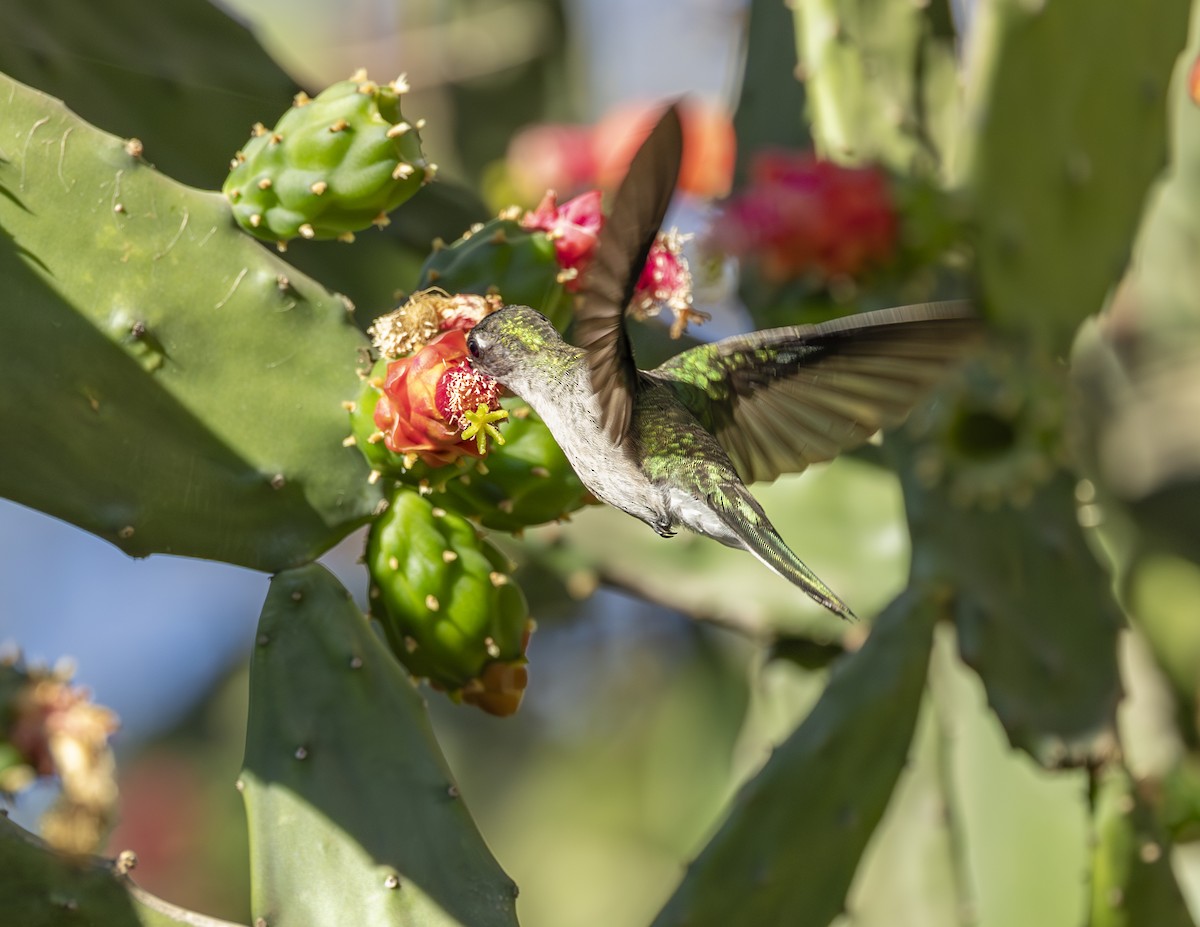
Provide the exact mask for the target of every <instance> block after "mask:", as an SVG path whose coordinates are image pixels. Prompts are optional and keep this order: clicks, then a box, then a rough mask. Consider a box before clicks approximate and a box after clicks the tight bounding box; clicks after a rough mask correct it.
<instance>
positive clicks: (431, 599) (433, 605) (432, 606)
mask: <svg viewBox="0 0 1200 927" xmlns="http://www.w3.org/2000/svg"><path fill="white" fill-rule="evenodd" d="M425 607H426V608H427V609H429V610H430V611H431V612H436V611H437V610H438V609H439V608H441V607H442V603H441V602H439V601H438V598H437V596H435V595H434V594H433V593H432V592H431V593H429V595H427V596H425Z"/></svg>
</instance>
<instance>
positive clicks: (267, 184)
mask: <svg viewBox="0 0 1200 927" xmlns="http://www.w3.org/2000/svg"><path fill="white" fill-rule="evenodd" d="M407 89H408V88H407V84H406V83H405V81H404V78H402V77H401V78H397V79H396V80H395V81H393V82H392V83H390V84H377V83H375V82H374V81H371V80H368V79H367V77H366V74H365V72H360V73H358V74H356V75H355V76H354V77H353V78H351V79H350V80H346V81H342V82H340V83H337V84H334V85H333V86H331V87H329V88H327V89H326V90H323V91H322V92H321V93H320V94H318V95H317V96H316V97H315V98H312V99H310V98H309V97H308V95H307V94H304V93H300V94H298V95H297V96H296V100H295V104H294V105H293V106H292V108H291V109H289V110H288V111H287V112H286V113H284V114H283V116H282V117H281V118H280V119H279V122H278V123H276V124H275V127H274V128H273V129H268V128H266V127H265V126H263V125H262V124H261V123H259V124H256V125H255V127H254V135H253V136H252V137H251V138H250V141H248V142H247V143H246V145H245V146H244V147H243V148H242V150H241V151H239V152H238V153H237V155H236V156H235V157H234V159H233V163H232V165H231V168H232V169H231V170H230V172H229V177H228V178H226V180H225V184H224V186H223V187H222V192H223V193H224V194H225V196H226V197H227V198H228V199H229V202H230V203H231V204H232V206H233V215H234V218H235V219H237V222H238V224H239V225H240V226H241V227H242V228H243V229H245V230H246V231H247V232H249V233H250V234H251V235H254V236H255V237H257V238H261V239H263V240H264V241H274V242H286V241H288V239H291V238H295V237H297V236H301V237H303V238H341V239H347V240H352V239H353V237H354V233H355V232H359V231H362V230H363V229H366V228H369V227H370V226H371V225H372V224H375V225H380V224H386V223H387V221H388V219H387V214H388V213H389V212H391V211H392V210H393V209H395V208H396V207H397V206H399V205H400V204H401V203H403V202H404V201H405V200H407V199H408V198H409V197H411V196H412V195H413V194H414V193H416V192H417V190H419V189H420V187H421V184H422V183H425V182H427V181H429V180H432V179H433V176H434V171H435V168H434V166H433V165H432V164H430V163H429V162H428V161H427V160H426V159H425V156H424V155H423V154H422V152H421V138H420V133H419V129H420V128H421V125H422V123H421V122H420V121H418V122H417V123H415V124H414V123H409V122H406V121H405V119H404V115H403V113H402V112H401V110H400V96H401V94H402V93H404V92H405V91H406V90H407Z"/></svg>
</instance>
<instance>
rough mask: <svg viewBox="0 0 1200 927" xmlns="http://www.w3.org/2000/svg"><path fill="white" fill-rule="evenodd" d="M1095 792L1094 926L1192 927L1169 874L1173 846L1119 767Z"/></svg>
mask: <svg viewBox="0 0 1200 927" xmlns="http://www.w3.org/2000/svg"><path fill="white" fill-rule="evenodd" d="M1098 775H1099V780H1100V781H1099V784H1098V788H1097V789H1096V792H1095V798H1094V802H1095V822H1094V823H1095V850H1094V851H1093V855H1092V910H1091V917H1090V919H1089V920H1088V924H1089V925H1090V927H1142V925H1150V924H1153V925H1154V927H1194V923H1195V922H1194V921H1193V920H1192V918H1191V915H1190V914H1189V913H1188V907H1187V904H1186V903H1185V902H1184V899H1183V895H1182V894H1181V893H1180V891H1179V885H1178V883H1177V882H1176V881H1175V875H1174V874H1173V873H1172V871H1171V844H1170V843H1169V842H1168V841H1167V837H1166V835H1165V834H1164V833H1163V832H1162V829H1161V828H1160V827H1159V826H1158V824H1157V822H1156V821H1155V819H1154V812H1153V809H1152V808H1151V807H1150V806H1149V805H1148V804H1147V802H1146V799H1145V798H1144V797H1143V796H1142V795H1141V794H1139V792H1138V789H1137V787H1136V786H1135V785H1134V783H1133V781H1132V780H1131V778H1130V775H1129V772H1128V771H1127V770H1125V769H1124V768H1122V767H1121V766H1119V765H1113V766H1110V767H1109V768H1107V769H1105V770H1103V771H1101V772H1100V773H1099V774H1098Z"/></svg>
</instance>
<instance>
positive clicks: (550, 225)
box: [521, 190, 604, 290]
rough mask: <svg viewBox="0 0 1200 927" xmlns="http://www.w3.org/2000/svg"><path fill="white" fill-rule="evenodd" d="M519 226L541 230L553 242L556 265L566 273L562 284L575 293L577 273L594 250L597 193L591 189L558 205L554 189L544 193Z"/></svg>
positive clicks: (598, 222)
mask: <svg viewBox="0 0 1200 927" xmlns="http://www.w3.org/2000/svg"><path fill="white" fill-rule="evenodd" d="M521 224H522V225H523V226H525V227H526V228H529V229H540V230H541V231H543V232H545V233H546V234H547V235H549V236H550V238H551V240H552V241H553V242H554V253H555V257H556V258H557V259H558V265H559V266H560V267H561V268H562V269H563V270H564V271H565V272H566V278H565V279H564V281H563V282H564V285H565V286H566V288H567V289H568V290H574V289H575V288H576V287H577V286H578V284H577V283H576V281H577V280H578V279H579V274H580V273H582V272H583V270H584V268H585V267H587V265H588V262H589V261H590V260H591V259H592V254H593V253H594V252H595V250H596V242H597V241H598V240H599V237H600V227H601V226H602V225H603V224H604V213H603V212H602V211H601V209H600V191H599V190H592V191H590V192H588V193H584V194H582V195H580V196H577V197H575V198H574V199H573V200H567V202H565V203H563V204H562V205H561V206H559V205H558V196H557V195H556V194H555V192H554V191H553V190H549V191H547V192H546V195H545V197H543V198H542V201H541V203H539V204H538V208H537V209H535V210H534V211H533V212H527V213H525V216H524V218H523V219H521Z"/></svg>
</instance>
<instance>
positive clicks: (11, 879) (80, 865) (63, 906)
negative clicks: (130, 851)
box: [0, 815, 238, 927]
mask: <svg viewBox="0 0 1200 927" xmlns="http://www.w3.org/2000/svg"><path fill="white" fill-rule="evenodd" d="M133 861H134V860H133V858H132V857H130V858H129V861H128V862H126V863H120V862H118V861H117V860H111V859H102V858H100V857H87V858H84V859H68V858H66V857H64V856H63V855H62V854H60V853H56V852H55V851H54V850H52V849H50V848H49V847H48V846H47V845H46V844H45V843H44V842H43V841H42V840H40V839H39V838H37V837H35V836H34V835H33V834H31V833H29V832H28V831H25V830H23V829H22V828H21V827H18V826H17V825H16V824H15V823H13V822H12V821H10V820H9V819H8V816H7V815H0V909H2V910H3V911H4V922H5V923H6V924H20V925H21V927H62V925H66V924H79V925H85V924H86V925H92V924H95V925H100V924H103V925H104V927H173V925H190V927H238V925H236V924H232V923H230V922H229V921H224V920H220V919H218V918H215V917H208V916H207V915H204V914H199V913H197V912H195V911H188V910H185V909H183V908H180V907H176V906H175V905H173V904H170V903H169V902H166V901H163V900H162V899H161V898H156V897H155V896H154V895H151V894H150V893H149V892H147V891H145V890H144V889H142V888H139V887H138V886H137V885H135V884H134V883H133V881H132V880H131V879H130V878H129V877H128V876H127V875H125V874H124V872H125V871H126V869H127V868H132V867H131V866H130V865H129V863H130V862H133Z"/></svg>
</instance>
